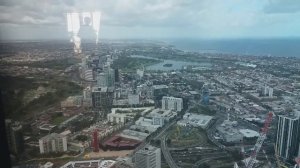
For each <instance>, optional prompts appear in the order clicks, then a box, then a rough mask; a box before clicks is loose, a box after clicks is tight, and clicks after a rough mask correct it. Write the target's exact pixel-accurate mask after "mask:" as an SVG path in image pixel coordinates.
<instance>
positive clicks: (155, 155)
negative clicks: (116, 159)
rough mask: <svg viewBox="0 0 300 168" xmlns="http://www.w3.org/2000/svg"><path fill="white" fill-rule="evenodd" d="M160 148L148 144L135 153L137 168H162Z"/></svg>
mask: <svg viewBox="0 0 300 168" xmlns="http://www.w3.org/2000/svg"><path fill="white" fill-rule="evenodd" d="M160 167H161V152H160V148H156V147H154V146H147V147H145V148H143V149H141V150H139V151H137V152H136V153H135V168H160Z"/></svg>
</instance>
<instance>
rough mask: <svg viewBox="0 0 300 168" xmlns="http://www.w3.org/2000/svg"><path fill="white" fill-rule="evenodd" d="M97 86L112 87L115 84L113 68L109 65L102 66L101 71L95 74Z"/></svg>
mask: <svg viewBox="0 0 300 168" xmlns="http://www.w3.org/2000/svg"><path fill="white" fill-rule="evenodd" d="M97 86H98V87H113V86H115V70H114V69H111V68H109V67H107V68H104V70H103V72H101V73H99V74H97Z"/></svg>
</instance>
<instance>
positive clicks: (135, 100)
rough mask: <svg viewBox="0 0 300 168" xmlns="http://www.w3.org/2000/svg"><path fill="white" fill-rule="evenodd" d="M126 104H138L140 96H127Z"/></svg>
mask: <svg viewBox="0 0 300 168" xmlns="http://www.w3.org/2000/svg"><path fill="white" fill-rule="evenodd" d="M128 104H129V105H137V104H140V96H139V95H137V94H129V95H128Z"/></svg>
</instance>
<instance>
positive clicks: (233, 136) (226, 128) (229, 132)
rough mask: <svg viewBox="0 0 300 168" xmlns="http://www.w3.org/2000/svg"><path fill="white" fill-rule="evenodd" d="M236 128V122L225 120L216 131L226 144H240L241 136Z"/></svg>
mask: <svg viewBox="0 0 300 168" xmlns="http://www.w3.org/2000/svg"><path fill="white" fill-rule="evenodd" d="M236 127H237V122H236V121H229V120H225V121H224V122H223V123H222V124H221V125H220V126H218V127H217V131H218V133H219V134H220V135H221V136H222V138H223V140H224V141H225V142H227V143H231V142H241V141H242V140H243V134H242V133H240V131H239V130H238V129H237V128H236Z"/></svg>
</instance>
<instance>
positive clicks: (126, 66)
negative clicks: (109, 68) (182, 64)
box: [113, 57, 160, 72]
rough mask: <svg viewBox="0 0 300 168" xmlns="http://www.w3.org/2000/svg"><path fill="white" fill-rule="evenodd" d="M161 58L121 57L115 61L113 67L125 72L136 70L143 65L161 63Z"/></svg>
mask: <svg viewBox="0 0 300 168" xmlns="http://www.w3.org/2000/svg"><path fill="white" fill-rule="evenodd" d="M159 62H160V61H159V60H154V59H146V58H133V57H120V58H118V59H117V60H115V61H114V63H113V68H119V69H121V70H123V71H125V72H135V71H136V69H139V68H142V67H143V66H144V67H146V66H149V65H153V64H157V63H159Z"/></svg>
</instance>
